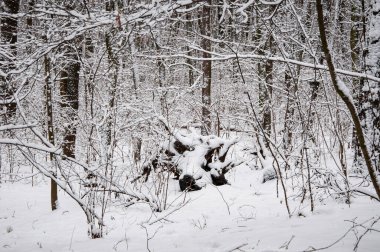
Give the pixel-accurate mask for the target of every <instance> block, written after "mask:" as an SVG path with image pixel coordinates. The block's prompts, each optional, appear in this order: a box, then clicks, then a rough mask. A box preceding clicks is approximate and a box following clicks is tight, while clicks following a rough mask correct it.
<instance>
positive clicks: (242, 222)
mask: <svg viewBox="0 0 380 252" xmlns="http://www.w3.org/2000/svg"><path fill="white" fill-rule="evenodd" d="M260 180H261V171H252V170H251V169H249V168H248V167H247V166H244V165H242V166H241V167H238V168H236V170H235V171H233V172H232V173H231V174H229V181H230V183H231V185H224V186H220V187H215V186H212V185H207V186H206V187H205V188H203V189H202V190H200V191H196V192H191V193H187V194H186V195H185V194H183V193H182V192H180V190H179V186H178V181H174V180H173V181H172V182H171V184H170V194H169V200H168V202H171V203H172V206H171V207H170V208H169V209H167V210H166V211H164V212H161V213H152V211H151V210H150V208H149V206H147V205H144V204H136V205H133V206H131V207H129V208H123V207H122V206H117V207H116V206H113V207H111V208H109V210H108V213H107V214H106V217H105V222H106V225H107V234H106V235H105V237H104V238H101V239H95V240H91V239H90V238H88V236H87V224H86V218H85V215H84V214H83V213H82V211H81V209H80V208H79V207H78V206H76V205H75V202H74V201H72V200H71V199H70V198H69V197H68V196H66V195H64V193H63V192H62V191H60V194H59V201H60V207H59V209H58V210H57V211H54V212H52V211H50V195H49V193H50V187H49V184H48V183H43V182H41V183H40V184H39V185H37V186H34V187H32V186H31V185H30V184H22V183H15V184H10V183H6V184H1V185H0V251H92V252H93V251H152V252H153V251H156V252H170V251H181V252H182V251H183V252H185V251H189V252H190V251H191V252H193V251H197V252H198V251H199V252H200V251H217V252H219V251H222V252H223V251H304V250H307V249H311V248H312V247H313V248H322V247H326V246H329V245H331V244H333V243H335V242H336V241H337V243H336V244H335V245H333V246H331V247H330V248H328V249H327V251H352V250H353V248H354V246H355V243H356V240H357V239H356V238H355V234H354V232H353V231H350V232H348V233H347V231H349V229H350V227H352V222H350V221H352V220H355V221H356V222H357V223H363V222H365V224H364V225H366V224H368V223H370V222H371V221H373V220H374V219H373V218H378V217H379V216H380V204H379V203H378V202H375V201H373V200H370V199H369V198H366V197H356V198H353V200H352V201H353V202H352V204H351V205H350V206H349V205H347V204H345V203H337V202H334V201H333V200H328V201H326V202H325V203H324V204H320V203H317V205H316V210H315V211H314V213H311V212H310V210H309V208H308V207H307V206H306V207H304V209H299V207H298V206H299V201H298V200H297V201H292V200H290V202H289V203H290V208H291V209H292V211H293V216H292V217H291V218H289V217H288V214H287V211H286V208H285V205H284V202H283V201H282V199H281V197H280V198H277V197H276V181H275V180H273V181H269V182H267V183H265V184H261V181H260ZM280 195H282V193H281V189H280ZM184 202H185V204H182V203H184ZM180 205H183V206H182V207H181V208H178V207H177V206H180ZM300 212H301V213H302V215H298V213H300ZM367 220H368V222H366V221H367ZM374 228H376V229H377V230H379V229H380V225H379V224H378V223H377V224H376V225H375V226H374ZM356 231H357V232H358V233H357V236H360V235H361V234H362V233H363V232H364V231H365V229H364V228H357V229H356ZM346 233H347V235H346V236H344V235H345V234H346ZM343 236H344V237H343ZM342 237H343V238H342ZM340 238H342V239H341V240H339V239H340ZM338 240H339V241H338ZM239 249H240V250H239ZM325 251H326V250H325ZM358 251H364V252H371V251H373V252H378V251H380V233H379V232H376V231H372V232H368V233H367V234H366V235H365V236H364V237H363V238H362V240H361V242H360V244H359V248H358Z"/></svg>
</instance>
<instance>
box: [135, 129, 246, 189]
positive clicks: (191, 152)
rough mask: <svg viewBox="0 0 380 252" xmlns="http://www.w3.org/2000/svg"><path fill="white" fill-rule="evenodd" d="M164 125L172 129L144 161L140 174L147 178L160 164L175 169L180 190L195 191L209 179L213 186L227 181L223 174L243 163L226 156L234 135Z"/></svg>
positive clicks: (233, 141) (164, 167)
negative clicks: (202, 133) (207, 132)
mask: <svg viewBox="0 0 380 252" xmlns="http://www.w3.org/2000/svg"><path fill="white" fill-rule="evenodd" d="M166 129H167V130H168V131H169V132H171V134H170V137H169V139H168V140H167V141H166V142H165V143H163V144H162V146H161V151H160V153H159V154H158V155H157V156H156V157H155V158H154V159H153V160H151V161H150V162H148V163H147V164H146V165H144V168H143V175H142V176H146V178H145V179H146V180H147V179H148V176H149V174H150V172H151V171H152V168H153V169H154V170H157V168H158V167H161V168H163V169H164V170H169V171H171V172H173V173H174V175H175V177H176V178H177V179H179V186H180V188H181V190H182V191H184V190H189V191H195V190H200V189H201V188H202V187H204V186H205V185H206V184H209V183H212V184H214V185H216V186H219V185H225V184H227V183H228V181H227V179H226V178H225V174H226V173H227V172H228V171H230V170H231V169H232V168H233V167H235V166H237V165H239V164H241V163H242V162H236V161H231V160H230V161H227V160H226V156H227V153H228V151H229V149H230V148H231V146H233V145H234V144H236V143H237V141H238V140H237V139H233V140H227V139H223V138H220V137H217V136H213V135H209V136H202V135H200V134H198V133H197V132H196V131H195V129H190V130H188V131H187V132H185V130H173V131H170V130H169V128H168V127H166ZM140 177H141V176H140Z"/></svg>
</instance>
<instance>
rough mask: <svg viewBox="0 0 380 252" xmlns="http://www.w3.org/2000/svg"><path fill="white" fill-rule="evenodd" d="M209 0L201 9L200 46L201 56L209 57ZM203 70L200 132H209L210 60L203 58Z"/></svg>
mask: <svg viewBox="0 0 380 252" xmlns="http://www.w3.org/2000/svg"><path fill="white" fill-rule="evenodd" d="M210 26H211V0H207V1H205V4H204V5H203V9H202V21H201V35H202V39H201V48H202V49H203V50H204V51H203V58H211V55H210V53H209V51H211V41H210V40H209V39H208V38H205V36H206V37H210V36H211V27H210ZM202 70H203V88H202V123H203V127H202V134H203V135H205V134H210V133H211V132H210V130H211V111H210V109H211V108H210V105H211V60H204V61H203V62H202Z"/></svg>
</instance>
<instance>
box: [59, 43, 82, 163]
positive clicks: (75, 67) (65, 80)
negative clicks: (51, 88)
mask: <svg viewBox="0 0 380 252" xmlns="http://www.w3.org/2000/svg"><path fill="white" fill-rule="evenodd" d="M65 56H66V59H67V60H66V61H65V62H64V64H65V65H64V66H63V70H62V71H61V82H60V94H61V97H62V102H61V107H62V109H64V113H66V115H65V116H66V118H67V120H66V122H65V124H66V127H65V129H64V130H65V132H64V137H63V144H62V149H63V154H64V155H65V156H67V157H72V158H75V140H76V120H77V116H78V107H79V103H78V99H79V72H80V62H79V60H78V55H77V54H76V52H75V50H74V49H73V48H71V47H68V48H67V52H66V54H65Z"/></svg>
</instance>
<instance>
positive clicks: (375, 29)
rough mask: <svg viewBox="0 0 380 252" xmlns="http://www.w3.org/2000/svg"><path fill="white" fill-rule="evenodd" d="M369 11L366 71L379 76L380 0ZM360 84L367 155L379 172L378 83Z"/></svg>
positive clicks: (379, 125) (379, 84)
mask: <svg viewBox="0 0 380 252" xmlns="http://www.w3.org/2000/svg"><path fill="white" fill-rule="evenodd" d="M370 7H371V9H370V11H369V18H368V20H369V25H368V29H369V30H368V37H367V41H366V43H367V48H366V52H365V53H366V54H365V70H366V73H368V74H370V75H373V76H375V77H380V34H379V30H380V0H373V1H372V3H371V5H370ZM363 84H364V85H363V86H362V90H361V91H362V97H363V100H362V101H361V102H360V108H359V111H360V114H361V115H362V118H361V125H362V126H363V130H364V133H365V135H366V138H367V139H366V141H367V144H368V149H369V155H370V158H371V160H372V164H373V165H374V168H375V170H376V172H380V83H379V82H375V81H369V80H366V81H364V83H363Z"/></svg>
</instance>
